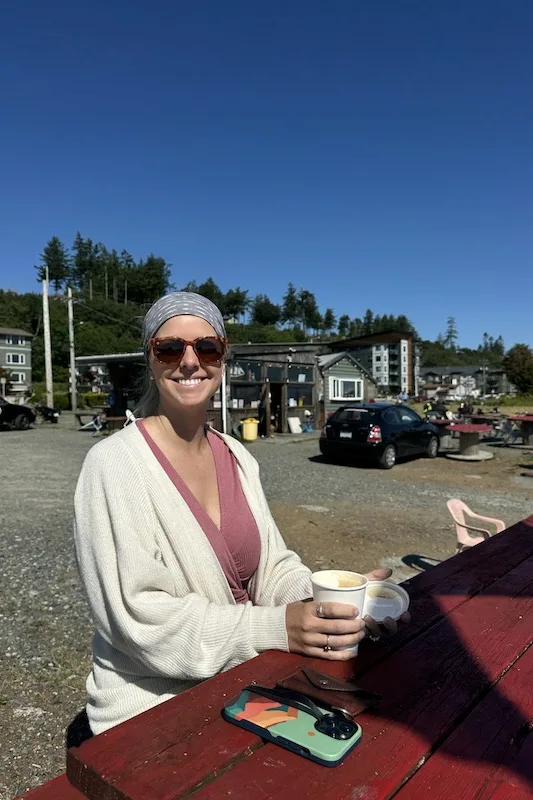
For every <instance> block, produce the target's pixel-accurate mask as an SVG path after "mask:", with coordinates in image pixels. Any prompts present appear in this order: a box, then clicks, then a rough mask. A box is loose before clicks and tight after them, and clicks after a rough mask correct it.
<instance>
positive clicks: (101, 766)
mask: <svg viewBox="0 0 533 800" xmlns="http://www.w3.org/2000/svg"><path fill="white" fill-rule="evenodd" d="M303 661H304V657H303V656H296V655H293V654H290V653H281V652H279V651H273V652H271V653H269V658H268V660H267V659H265V658H264V656H259V657H258V658H254V659H251V660H250V661H247V662H245V663H244V664H241V665H240V666H239V667H236V668H235V669H232V670H229V671H228V672H223V673H221V674H219V675H217V676H215V677H214V678H212V679H211V680H209V681H204V682H203V683H201V684H199V685H198V686H196V687H194V689H193V690H189V691H187V692H183V694H181V695H179V696H178V697H177V698H175V699H174V700H171V701H168V702H166V703H161V704H159V705H157V706H155V707H154V708H152V709H149V710H148V711H145V712H144V713H143V714H139V715H138V716H136V717H133V718H132V719H130V720H127V721H126V722H124V723H122V725H117V726H116V727H115V728H111V729H110V730H109V731H106V732H105V733H102V734H100V735H99V736H95V737H94V738H93V739H89V740H88V741H87V742H84V743H83V744H82V745H81V747H79V748H71V749H70V750H69V751H68V753H67V774H68V776H69V779H70V781H71V782H72V784H73V785H74V786H76V787H78V789H80V790H81V791H82V792H85V793H86V794H87V795H88V796H94V797H99V796H101V792H102V791H103V788H104V787H109V786H112V785H113V784H114V783H116V782H117V781H118V780H120V779H121V778H123V777H126V776H127V775H129V774H130V773H131V772H132V771H134V770H135V769H136V768H137V767H138V766H139V765H142V764H145V763H146V762H147V761H148V762H150V761H152V760H154V759H156V758H157V757H159V756H161V754H164V753H165V751H166V750H168V749H169V748H170V747H172V746H174V747H176V746H178V747H179V746H180V745H181V743H182V742H183V741H185V740H190V738H191V737H194V736H195V735H197V734H198V732H201V731H202V730H203V729H206V728H208V727H209V725H210V724H212V723H214V722H217V723H218V722H220V721H221V719H220V711H221V705H223V704H224V702H225V701H226V699H228V700H229V699H230V698H231V697H233V696H235V695H236V694H238V693H239V692H240V691H241V690H242V688H244V686H246V685H247V684H248V683H250V682H251V681H253V680H257V678H258V676H260V679H261V680H262V681H265V682H266V683H270V684H271V685H273V684H275V683H276V681H278V680H281V679H282V678H284V677H286V676H287V675H289V674H291V673H292V672H294V670H296V669H297V668H298V666H299V665H300V664H302V663H303ZM228 728H230V726H229V725H228V723H225V728H224V730H225V734H224V737H225V738H226V739H227V740H228V742H229V740H230V739H231V736H235V734H236V733H238V734H239V736H238V742H239V743H240V749H241V751H242V752H245V751H246V749H247V748H248V747H250V746H251V745H254V744H256V742H257V737H255V736H253V734H251V733H248V732H247V731H244V730H243V731H238V729H237V728H233V727H232V728H230V729H229V730H227V729H228ZM206 739H207V737H205V738H204V740H203V742H204V743H203V747H204V748H205V749H206V750H207V745H206V744H205V741H206ZM229 749H230V750H231V747H230V748H229ZM227 763H228V761H227V759H226V758H225V757H224V754H223V753H220V760H219V761H218V762H217V761H216V759H215V757H214V755H213V770H216V769H217V767H218V768H223V767H224V766H226V765H227ZM99 793H100V794H99ZM108 796H109V797H112V796H113V795H112V794H106V797H108Z"/></svg>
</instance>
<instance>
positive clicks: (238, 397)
mask: <svg viewBox="0 0 533 800" xmlns="http://www.w3.org/2000/svg"><path fill="white" fill-rule="evenodd" d="M260 396H261V387H260V386H259V385H258V384H257V383H255V384H252V385H251V386H238V385H235V384H234V385H232V387H231V401H230V408H257V407H258V406H259V398H260Z"/></svg>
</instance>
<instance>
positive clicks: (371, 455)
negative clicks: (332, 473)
mask: <svg viewBox="0 0 533 800" xmlns="http://www.w3.org/2000/svg"><path fill="white" fill-rule="evenodd" d="M320 452H321V453H322V455H323V456H324V457H325V458H327V459H332V460H333V459H336V458H339V459H342V458H344V459H346V458H351V459H354V460H355V459H358V458H361V459H365V460H367V461H373V462H374V463H376V464H377V465H378V466H380V467H381V468H382V469H391V468H392V467H393V466H394V465H395V463H396V459H397V458H401V457H402V456H412V455H425V456H427V457H428V458H436V457H437V455H438V453H439V433H438V430H437V428H436V427H435V425H431V423H429V422H425V420H423V419H422V418H421V417H419V416H418V414H417V413H416V412H415V411H413V409H412V408H409V407H408V406H403V405H393V404H391V403H353V404H350V405H345V406H341V407H340V408H338V409H337V410H336V411H335V413H334V414H333V416H331V417H330V418H329V419H328V421H327V423H326V425H325V427H324V430H323V431H322V435H321V437H320Z"/></svg>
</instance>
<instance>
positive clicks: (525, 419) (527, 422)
mask: <svg viewBox="0 0 533 800" xmlns="http://www.w3.org/2000/svg"><path fill="white" fill-rule="evenodd" d="M509 419H511V420H512V421H513V422H519V423H520V426H521V428H522V440H523V442H524V444H525V445H527V446H528V447H532V446H533V414H517V415H516V416H514V417H509Z"/></svg>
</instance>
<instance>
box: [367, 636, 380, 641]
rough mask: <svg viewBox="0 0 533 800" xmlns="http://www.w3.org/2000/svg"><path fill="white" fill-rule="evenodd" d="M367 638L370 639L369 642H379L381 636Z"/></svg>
mask: <svg viewBox="0 0 533 800" xmlns="http://www.w3.org/2000/svg"><path fill="white" fill-rule="evenodd" d="M368 638H369V639H370V641H371V642H379V641H380V639H381V636H369V637H368Z"/></svg>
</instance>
